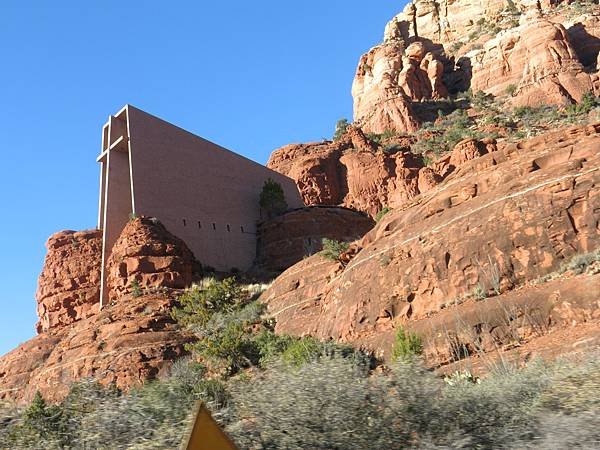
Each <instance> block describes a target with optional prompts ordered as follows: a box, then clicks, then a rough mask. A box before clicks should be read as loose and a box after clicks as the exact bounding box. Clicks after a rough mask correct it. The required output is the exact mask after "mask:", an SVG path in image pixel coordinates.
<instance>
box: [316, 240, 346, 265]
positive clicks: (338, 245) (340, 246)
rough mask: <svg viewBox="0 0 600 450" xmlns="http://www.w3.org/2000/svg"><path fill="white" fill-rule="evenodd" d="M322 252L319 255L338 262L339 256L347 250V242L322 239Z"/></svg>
mask: <svg viewBox="0 0 600 450" xmlns="http://www.w3.org/2000/svg"><path fill="white" fill-rule="evenodd" d="M322 243H323V250H321V253H320V255H321V256H323V257H324V258H327V259H331V260H332V261H340V255H341V254H342V253H344V252H345V251H346V250H348V246H349V244H348V243H347V242H341V241H336V240H334V239H327V238H323V241H322Z"/></svg>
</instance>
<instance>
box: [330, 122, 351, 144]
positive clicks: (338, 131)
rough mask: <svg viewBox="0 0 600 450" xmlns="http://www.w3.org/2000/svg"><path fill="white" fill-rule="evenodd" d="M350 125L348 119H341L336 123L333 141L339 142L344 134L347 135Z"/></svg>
mask: <svg viewBox="0 0 600 450" xmlns="http://www.w3.org/2000/svg"><path fill="white" fill-rule="evenodd" d="M349 125H350V124H349V123H348V119H340V120H338V121H337V122H336V124H335V132H334V133H333V140H334V141H337V140H339V139H340V138H341V137H342V136H343V135H344V134H346V131H347V130H348V126H349Z"/></svg>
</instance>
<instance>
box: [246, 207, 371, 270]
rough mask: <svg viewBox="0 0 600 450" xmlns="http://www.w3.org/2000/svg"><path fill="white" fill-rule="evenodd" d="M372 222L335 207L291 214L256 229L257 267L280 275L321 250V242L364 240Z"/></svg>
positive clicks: (369, 219)
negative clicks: (278, 272)
mask: <svg viewBox="0 0 600 450" xmlns="http://www.w3.org/2000/svg"><path fill="white" fill-rule="evenodd" d="M373 225H375V222H374V221H373V220H372V219H371V218H370V217H368V216H367V215H365V214H361V213H358V212H356V211H353V210H350V209H345V208H337V207H312V208H302V209H298V210H295V211H290V212H288V213H286V214H284V215H282V216H279V217H276V218H275V219H272V220H269V221H266V222H263V223H261V224H260V225H259V227H258V230H257V232H258V245H257V247H258V251H257V254H258V255H257V260H258V264H259V265H260V266H262V267H264V268H266V269H268V270H272V271H282V270H285V269H287V268H288V267H290V266H292V265H294V264H295V263H297V262H298V261H301V260H302V259H303V258H304V257H306V256H310V255H314V254H315V253H317V252H319V251H320V250H322V248H323V246H322V239H323V238H327V239H333V240H336V241H343V242H352V241H355V240H357V239H359V238H361V237H363V236H364V235H365V234H366V233H367V232H368V231H370V230H371V228H373Z"/></svg>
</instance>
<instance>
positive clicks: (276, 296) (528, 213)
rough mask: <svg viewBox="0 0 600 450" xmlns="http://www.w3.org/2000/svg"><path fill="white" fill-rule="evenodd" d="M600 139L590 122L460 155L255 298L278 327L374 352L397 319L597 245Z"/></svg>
mask: <svg viewBox="0 0 600 450" xmlns="http://www.w3.org/2000/svg"><path fill="white" fill-rule="evenodd" d="M466 148H469V146H468V145H466ZM599 150H600V124H595V125H589V126H582V127H575V128H571V129H566V130H562V131H559V132H554V133H549V134H546V135H541V136H539V137H536V138H533V139H531V140H528V141H523V142H520V143H515V144H509V145H506V146H502V147H500V148H498V149H497V150H496V151H492V152H488V153H484V154H482V155H481V156H479V157H476V158H474V159H470V160H468V161H466V162H464V163H463V164H462V165H461V166H460V167H458V168H457V169H456V170H454V171H453V172H452V173H451V174H450V175H449V176H448V177H447V178H446V179H445V180H444V181H443V183H442V184H440V185H438V186H435V187H434V188H432V189H430V190H428V191H427V192H426V193H425V194H421V195H419V196H416V197H415V198H413V199H412V201H411V202H410V204H407V205H405V206H404V207H403V208H400V209H397V210H394V211H392V212H390V213H388V214H387V215H386V216H385V217H384V218H383V219H382V220H381V221H380V222H379V223H378V224H377V226H376V227H375V228H374V229H373V230H372V231H371V232H370V233H368V234H367V235H366V236H365V237H364V238H363V239H362V240H361V241H359V242H358V243H357V244H355V245H354V246H351V248H350V250H349V251H348V252H347V254H346V255H342V259H344V260H345V264H341V263H336V262H333V261H329V260H326V259H324V258H322V257H321V256H319V255H315V256H312V257H310V258H308V259H306V260H304V261H302V262H300V263H298V264H297V265H295V266H293V267H291V268H290V269H288V270H287V271H286V272H284V273H283V274H282V275H281V276H280V277H279V278H278V279H277V280H276V281H275V283H274V284H273V285H272V287H271V288H270V289H269V290H268V291H267V292H266V293H265V294H264V295H263V297H262V299H263V300H264V301H265V302H267V303H268V305H269V311H270V312H271V314H272V315H273V316H274V317H275V318H276V319H277V330H278V331H279V332H281V333H293V334H312V335H315V336H318V337H320V338H321V339H331V338H332V339H336V340H342V341H346V342H351V343H354V344H356V345H368V346H372V348H373V350H375V351H378V352H379V351H384V352H385V351H388V350H389V348H390V346H391V342H392V340H391V337H390V336H391V335H392V334H393V330H394V329H395V328H396V327H397V326H398V325H400V324H403V323H406V324H409V325H410V323H412V322H413V321H415V320H425V319H426V318H427V317H431V316H434V315H436V314H438V313H440V311H442V310H443V309H444V308H446V307H447V305H448V304H452V303H453V302H454V301H455V300H456V299H461V298H465V297H468V296H469V295H472V294H473V292H478V293H479V295H481V296H483V297H489V296H494V295H496V294H498V293H500V294H503V293H505V292H509V291H511V290H513V289H515V288H516V287H518V286H521V285H523V284H526V283H527V282H529V281H531V280H533V279H536V278H537V277H540V276H543V275H545V274H547V273H549V272H552V271H554V270H556V269H557V268H558V267H559V266H560V264H561V263H562V262H564V261H567V260H569V259H570V258H571V257H573V256H574V255H575V254H578V253H585V252H588V251H591V250H594V249H596V248H598V247H599V246H600V213H599V212H600V203H599V202H600V151H599ZM467 153H468V152H467ZM477 153H479V152H477ZM481 153H483V152H481ZM498 298H500V297H498ZM458 303H460V302H458ZM596 307H597V306H594V308H596ZM386 333H387V334H386ZM378 336H388V338H387V339H383V340H380V339H379V338H378Z"/></svg>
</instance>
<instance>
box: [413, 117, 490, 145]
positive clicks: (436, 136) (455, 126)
mask: <svg viewBox="0 0 600 450" xmlns="http://www.w3.org/2000/svg"><path fill="white" fill-rule="evenodd" d="M472 125H473V121H472V120H471V119H470V118H469V116H468V115H467V113H466V112H465V111H464V110H462V109H457V110H455V111H453V112H452V113H450V114H448V115H447V116H442V117H440V118H439V119H438V120H437V121H436V123H435V124H426V125H424V126H423V128H422V129H421V130H420V131H419V132H418V133H417V142H416V143H415V144H414V145H413V147H412V150H413V152H415V153H419V154H425V153H433V154H434V155H436V156H440V155H442V154H444V153H447V152H449V151H451V150H452V149H453V148H454V146H455V145H456V144H458V143H459V142H460V141H462V140H463V139H467V138H482V137H485V136H486V135H484V134H482V133H480V132H477V131H476V130H473V129H471V126H472Z"/></svg>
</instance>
